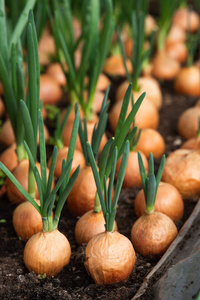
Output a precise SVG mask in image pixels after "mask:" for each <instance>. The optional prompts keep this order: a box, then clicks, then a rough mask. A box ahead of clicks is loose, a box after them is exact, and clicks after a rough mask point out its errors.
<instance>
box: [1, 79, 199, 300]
mask: <svg viewBox="0 0 200 300" xmlns="http://www.w3.org/2000/svg"><path fill="white" fill-rule="evenodd" d="M116 82H117V81H116ZM115 86H116V85H115V84H114V83H113V84H112V86H111V91H110V99H111V100H113V99H114V94H115ZM162 91H163V97H164V103H163V107H162V109H161V111H160V125H159V128H158V130H159V132H160V133H161V134H162V135H163V137H164V139H165V142H166V151H165V153H166V155H168V154H169V153H170V151H173V150H175V149H177V148H178V147H179V146H180V145H181V144H182V142H183V140H182V138H181V137H180V136H179V135H178V133H177V130H176V128H177V120H178V118H179V116H180V114H181V113H182V112H183V111H184V110H185V109H186V108H188V107H191V106H193V105H194V104H195V102H196V100H197V99H194V98H190V97H185V96H177V95H175V94H174V92H173V88H172V83H171V82H168V83H165V84H164V85H163V86H162ZM108 130H109V128H108ZM156 166H158V161H156ZM137 192H138V189H135V188H132V189H123V190H122V192H121V195H120V199H119V204H118V211H117V217H116V221H117V225H118V230H119V232H120V233H122V234H124V235H125V236H127V237H128V238H129V239H130V233H131V228H132V225H133V223H134V221H135V220H136V217H135V213H134V205H133V203H134V198H135V196H136V194H137ZM194 205H195V203H194V202H192V201H189V200H188V201H185V213H184V217H183V219H182V220H181V221H180V222H178V223H177V224H176V225H177V227H178V229H180V228H181V227H182V225H183V224H184V222H185V221H186V220H187V218H188V217H189V215H190V214H191V212H192V209H193V208H194ZM14 208H15V206H13V205H11V204H10V203H9V201H8V200H7V199H6V198H5V197H4V198H1V199H0V219H1V220H2V219H3V220H5V223H3V222H1V223H0V299H81V300H84V299H87V300H89V299H102V300H103V299H109V300H111V299H113V300H116V299H131V298H132V297H133V296H134V295H135V294H136V292H137V291H138V289H139V287H140V286H141V284H142V282H143V280H144V278H145V276H146V275H147V274H148V273H149V271H150V270H151V269H152V268H153V267H154V266H155V264H156V263H157V261H158V260H156V259H155V260H152V259H149V258H144V257H142V256H141V255H139V254H138V253H136V256H137V259H136V264H135V266H134V269H133V271H132V273H131V275H130V278H129V280H128V281H126V282H122V283H119V284H113V285H110V286H98V285H96V284H95V283H94V282H93V280H92V278H91V277H89V276H88V274H87V272H86V270H85V268H84V246H82V247H78V246H77V244H76V241H75V237H74V227H75V224H76V222H77V218H76V217H73V216H71V215H70V213H69V212H68V209H67V204H66V205H65V207H64V210H63V213H62V217H61V220H60V223H59V230H60V231H61V232H62V233H63V234H65V235H66V236H67V238H68V240H69V242H70V244H71V250H72V256H71V260H70V263H69V264H68V265H67V266H66V267H65V268H64V269H63V270H62V271H61V272H60V273H59V274H58V275H57V276H56V277H53V278H42V277H41V276H36V275H35V274H34V273H33V272H31V273H29V272H28V270H27V269H26V267H25V265H24V262H23V249H24V246H25V244H24V242H22V241H20V239H19V238H18V237H17V236H16V234H15V231H14V229H13V226H12V213H13V210H14ZM149 299H150V298H149Z"/></svg>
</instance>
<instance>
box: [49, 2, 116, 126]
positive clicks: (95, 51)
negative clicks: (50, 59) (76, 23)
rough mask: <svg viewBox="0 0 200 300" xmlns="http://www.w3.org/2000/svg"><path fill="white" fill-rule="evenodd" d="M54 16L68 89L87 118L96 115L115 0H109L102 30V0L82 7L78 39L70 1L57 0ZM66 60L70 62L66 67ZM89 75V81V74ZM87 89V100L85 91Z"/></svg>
mask: <svg viewBox="0 0 200 300" xmlns="http://www.w3.org/2000/svg"><path fill="white" fill-rule="evenodd" d="M53 3H54V13H53V15H54V17H53V15H52V14H51V13H50V14H51V18H50V20H51V25H52V31H53V34H54V37H55V44H56V49H57V54H58V58H59V61H60V63H61V66H62V68H63V71H64V73H65V75H66V78H67V89H68V92H69V95H70V101H71V103H72V104H75V103H76V102H78V103H79V104H80V106H81V108H82V110H83V112H84V114H85V116H86V119H87V120H91V119H92V118H93V100H94V94H95V89H96V85H97V80H98V77H99V74H100V73H101V70H102V67H103V64H104V61H105V58H106V56H107V53H108V49H109V45H110V41H111V37H112V33H113V30H114V19H113V9H112V1H111V0H105V3H106V7H105V12H104V19H103V23H102V24H103V25H102V28H101V30H100V31H99V22H100V17H101V16H100V1H96V0H87V1H85V3H84V4H85V5H84V6H83V11H82V20H81V21H82V23H81V25H82V34H81V36H80V38H79V39H78V40H75V37H74V34H73V26H72V13H71V8H70V1H69V0H63V1H54V2H53ZM80 45H81V49H82V50H81V62H80V67H79V68H76V65H75V52H76V50H77V49H78V47H79V46H80ZM65 63H66V64H67V66H68V71H66V68H65ZM86 76H87V77H88V83H87V84H86V83H85V78H86ZM85 92H86V93H87V101H85V97H84V94H85Z"/></svg>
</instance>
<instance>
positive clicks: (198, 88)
mask: <svg viewBox="0 0 200 300" xmlns="http://www.w3.org/2000/svg"><path fill="white" fill-rule="evenodd" d="M174 89H175V91H176V92H177V93H179V94H183V95H191V96H200V72H199V68H198V67H197V66H191V67H184V68H182V69H181V70H180V72H179V73H178V75H177V77H176V79H175V82H174Z"/></svg>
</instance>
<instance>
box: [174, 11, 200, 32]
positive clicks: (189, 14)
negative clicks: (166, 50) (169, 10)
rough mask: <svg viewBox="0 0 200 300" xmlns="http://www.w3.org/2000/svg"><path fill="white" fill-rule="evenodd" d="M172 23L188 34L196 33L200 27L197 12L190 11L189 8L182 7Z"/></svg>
mask: <svg viewBox="0 0 200 300" xmlns="http://www.w3.org/2000/svg"><path fill="white" fill-rule="evenodd" d="M172 23H173V24H175V25H177V26H179V27H180V28H181V29H183V30H184V31H186V32H187V31H191V32H195V31H197V30H198V28H199V25H200V21H199V15H198V14H197V13H196V12H195V11H193V10H189V9H188V8H187V7H181V8H179V9H177V10H176V12H175V13H174V16H173V19H172Z"/></svg>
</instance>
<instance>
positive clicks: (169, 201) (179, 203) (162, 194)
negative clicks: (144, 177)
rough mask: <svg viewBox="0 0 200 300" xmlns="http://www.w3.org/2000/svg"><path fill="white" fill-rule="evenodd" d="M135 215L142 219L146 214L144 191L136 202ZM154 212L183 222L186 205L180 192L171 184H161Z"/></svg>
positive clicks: (137, 197) (140, 192) (138, 195)
mask: <svg viewBox="0 0 200 300" xmlns="http://www.w3.org/2000/svg"><path fill="white" fill-rule="evenodd" d="M134 208H135V214H136V216H137V217H140V216H142V215H144V214H145V213H146V203H145V197H144V191H143V190H140V191H139V193H138V194H137V196H136V198H135V201H134ZM154 210H155V211H157V212H161V213H163V214H165V215H167V216H168V217H169V218H170V219H172V221H174V222H176V221H179V220H181V218H182V216H183V212H184V203H183V199H182V197H181V194H180V193H179V191H178V190H177V189H176V188H175V187H174V186H173V185H171V184H169V183H166V182H160V184H159V186H158V191H157V195H156V201H155V206H154Z"/></svg>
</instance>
